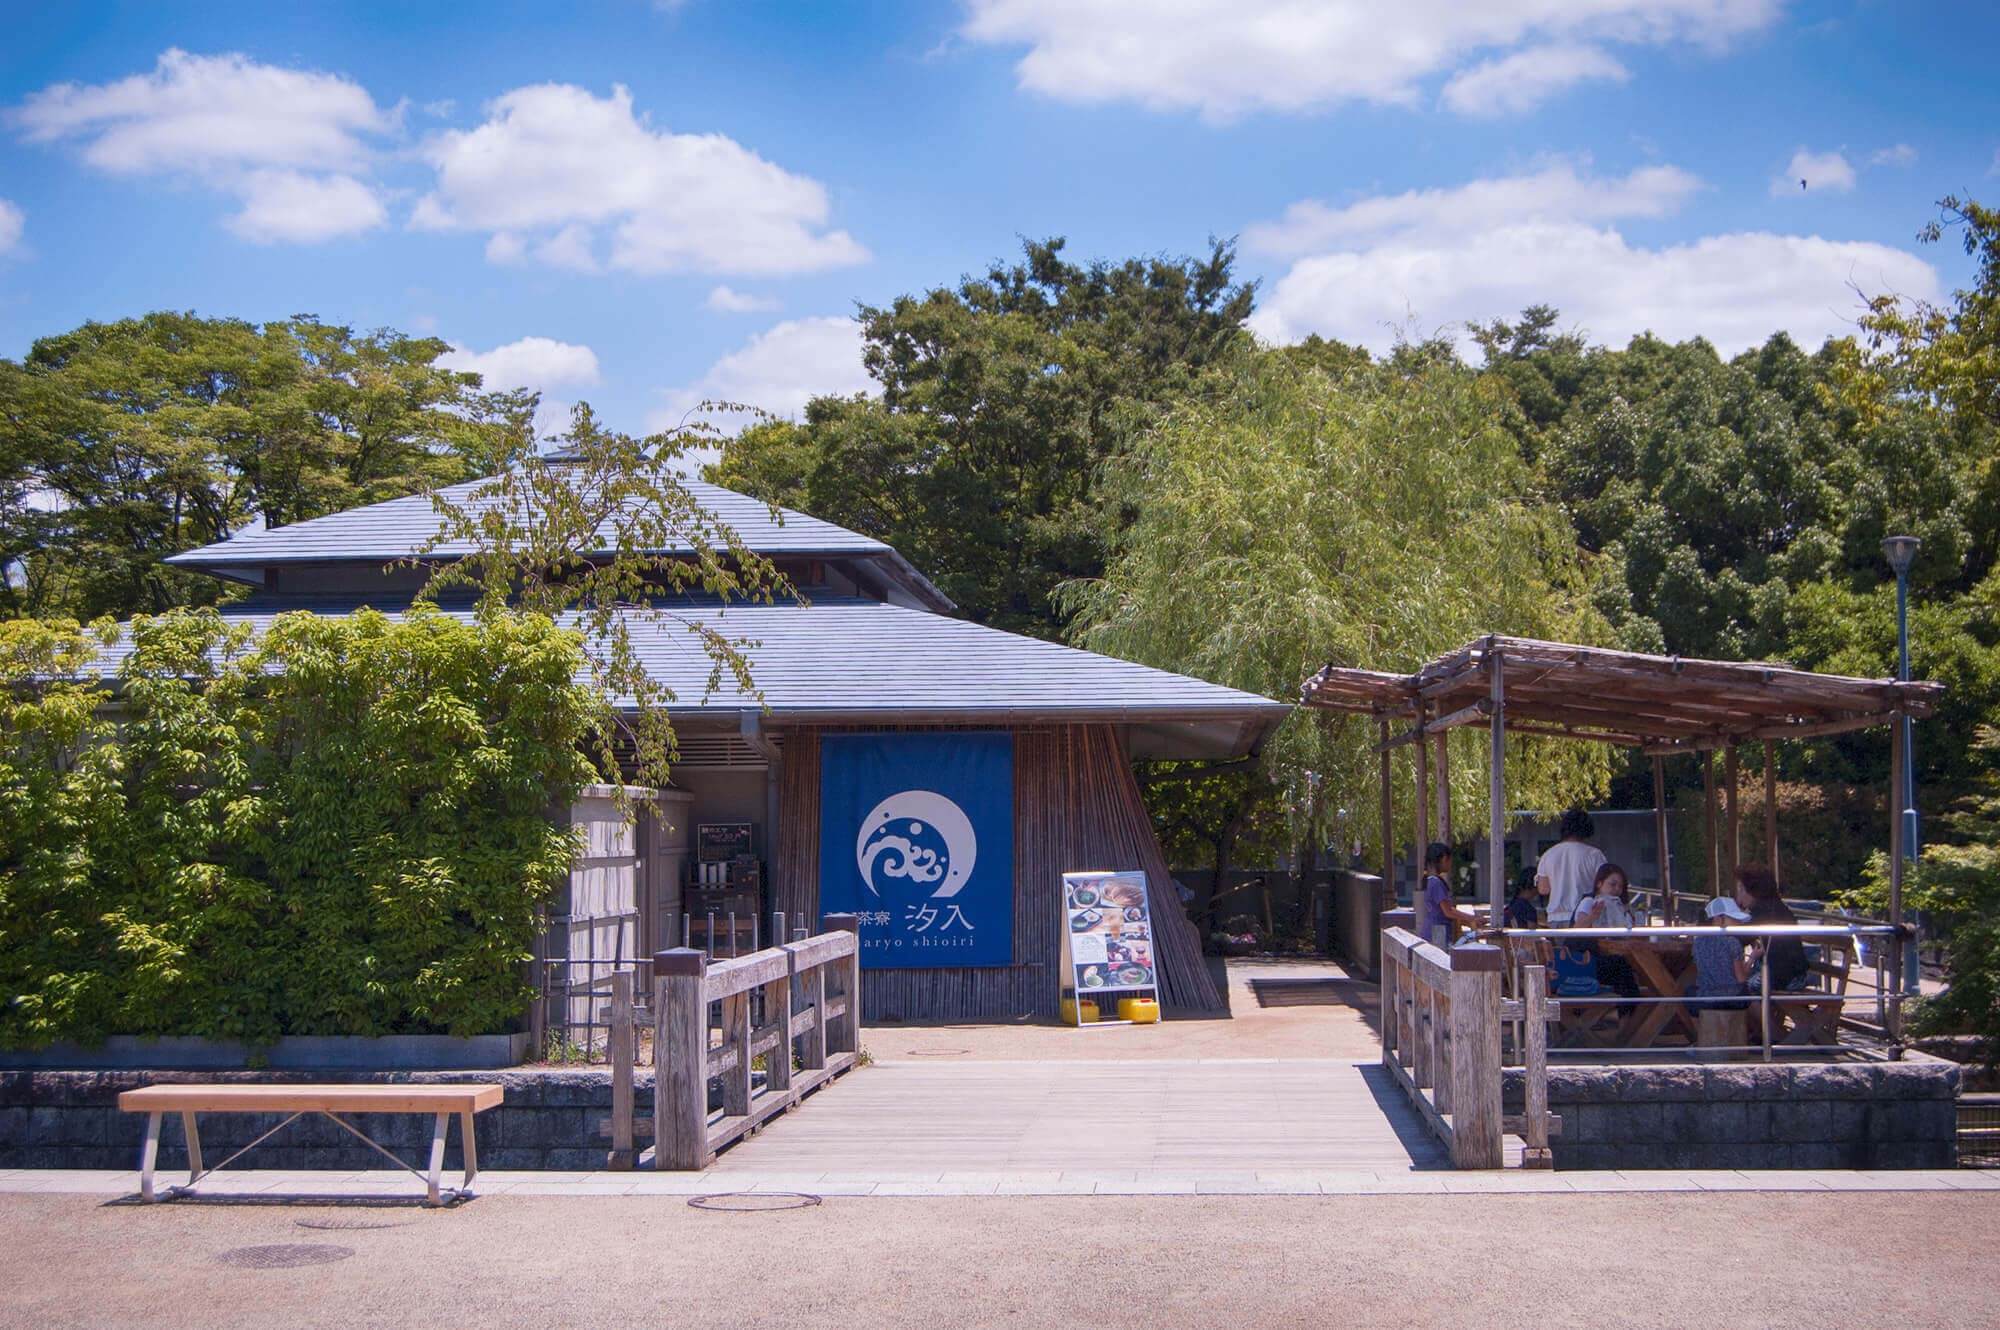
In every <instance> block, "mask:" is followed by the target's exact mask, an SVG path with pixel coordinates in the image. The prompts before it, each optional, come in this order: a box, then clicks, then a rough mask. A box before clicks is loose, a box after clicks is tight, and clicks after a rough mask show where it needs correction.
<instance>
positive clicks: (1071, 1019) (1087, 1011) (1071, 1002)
mask: <svg viewBox="0 0 2000 1330" xmlns="http://www.w3.org/2000/svg"><path fill="white" fill-rule="evenodd" d="M1076 1009H1077V1001H1076V999H1075V998H1064V999H1063V1000H1062V1018H1063V1020H1064V1021H1065V1022H1067V1023H1068V1024H1070V1025H1089V1024H1091V1023H1092V1022H1094V1021H1095V1020H1096V1019H1097V1004H1096V1003H1095V1002H1092V1001H1091V1000H1090V999H1088V998H1085V999H1084V1001H1083V1019H1082V1020H1081V1021H1079V1020H1078V1019H1077V1018H1076Z"/></svg>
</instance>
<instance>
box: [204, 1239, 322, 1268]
mask: <svg viewBox="0 0 2000 1330" xmlns="http://www.w3.org/2000/svg"><path fill="white" fill-rule="evenodd" d="M352 1255H354V1248H352V1247H334V1246H326V1245H321V1244H319V1243H312V1242H276V1243H272V1244H271V1245H269V1246H265V1247H232V1248H231V1249H230V1250H228V1251H226V1252H224V1253H222V1255H220V1256H218V1257H216V1258H215V1259H216V1260H218V1261H220V1262H222V1263H223V1264H224V1265H233V1266H236V1267H238V1268H239V1269H243V1270H278V1269H283V1268H284V1267H286V1266H291V1265H331V1264H333V1263H334V1262H335V1261H344V1260H346V1259H347V1258H348V1257H350V1256H352Z"/></svg>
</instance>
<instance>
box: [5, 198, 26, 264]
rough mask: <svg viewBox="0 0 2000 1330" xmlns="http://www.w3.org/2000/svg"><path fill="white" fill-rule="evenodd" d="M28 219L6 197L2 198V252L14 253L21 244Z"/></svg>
mask: <svg viewBox="0 0 2000 1330" xmlns="http://www.w3.org/2000/svg"><path fill="white" fill-rule="evenodd" d="M27 228H28V219H27V218H26V217H25V216H24V215H23V214H22V212H21V210H20V209H19V208H18V207H16V206H15V205H14V204H13V203H11V202H9V201H8V200H6V199H0V254H12V253H13V252H14V251H15V249H16V248H18V247H19V246H20V243H21V236H22V233H23V232H25V231H26V230H27Z"/></svg>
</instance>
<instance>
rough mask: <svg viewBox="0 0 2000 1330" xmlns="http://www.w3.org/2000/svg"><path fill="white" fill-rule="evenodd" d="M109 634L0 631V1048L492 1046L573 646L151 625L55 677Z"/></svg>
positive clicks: (546, 842)
mask: <svg viewBox="0 0 2000 1330" xmlns="http://www.w3.org/2000/svg"><path fill="white" fill-rule="evenodd" d="M109 631H110V630H108V629H84V628H81V627H79V626H78V625H77V624H75V623H73V622H67V623H63V622H43V621H37V620H15V621H8V622H4V623H0V676H4V677H0V684H4V685H5V688H4V695H0V1000H4V1004H5V1005H4V1008H0V1047H8V1048H28V1047H36V1046H40V1045H44V1044H46V1043H48V1042H50V1041H52V1040H58V1039H66V1040H80V1041H84V1042H95V1041H98V1040H101V1039H102V1038H103V1037H104V1036H107V1035H112V1034H131V1035H204V1036H208V1037H210V1038H217V1039H241V1040H245V1041H247V1042H250V1043H252V1044H267V1043H269V1042H271V1041H273V1040H276V1039H277V1038H279V1037H280V1036H283V1035H288V1034H300V1035H379V1034H418V1033H446V1034H456V1035H470V1034H487V1033H493V1032H497V1031H500V1030H504V1029H506V1028H508V1027H509V1026H510V1025H511V1024H512V1023H513V1022H514V1021H516V1020H517V1018H518V1017H519V1015H520V1013H521V1012H522V1011H523V1010H524V1008H525V1004H526V1001H527V997H528V992H527V988H526V985H525V982H524V966H523V962H524V961H526V960H527V959H528V957H529V955H530V951H531V947H532V942H533V936H534V930H535V928H536V921H537V916H538V911H539V907H540V905H541V903H542V902H543V901H545V900H546V899H547V898H548V896H549V894H550V893H551V891H552V890H553V889H554V888H555V887H556V886H557V885H558V884H559V883H560V882H561V880H562V878H563V876H564V874H565V873H566V872H567V871H568V867H569V864H570V860H571V858H572V856H573V854H574V852H575V844H574V841H573V839H572V833H571V832H570V830H569V829H568V827H567V826H566V825H563V824H561V823H559V822H557V821H554V820H552V819H551V818H550V816H549V813H550V810H551V809H552V808H555V807H559V806H563V805H567V804H568V803H569V802H571V801H572V799H573V798H574V796H575V794H576V791H577V789H578V788H579V786H581V785H582V784H583V783H585V782H586V781H588V780H589V779H591V769H590V766H589V764H588V762H587V761H586V760H585V759H584V758H583V756H582V753H581V749H580V747H579V743H580V741H581V740H583V739H584V738H585V736H586V735H587V734H588V733H589V732H590V730H591V728H592V727H593V726H594V725H596V724H598V723H600V721H601V719H602V711H601V708H600V706H599V704H598V703H597V701H596V700H595V699H594V696H593V694H591V692H590V691H589V690H587V689H585V688H583V687H580V686H579V685H577V684H576V683H575V682H574V680H575V677H576V672H577V669H578V667H579V665H580V663H581V659H582V657H581V646H580V643H579V642H578V640H577V638H576V637H575V635H574V634H570V633H566V632H564V631H562V630H560V629H558V628H557V627H556V626H555V625H554V624H552V623H551V622H550V621H549V620H547V619H545V618H536V617H532V616H525V615H492V616H486V617H483V618H482V619H480V620H479V621H477V622H470V623H468V622H461V621H458V620H454V619H452V618H450V617H448V616H445V615H442V614H438V613H434V612H424V611H418V612H414V613H412V614H411V615H409V616H408V617H407V618H406V619H404V620H401V621H398V620H391V619H389V618H386V617H385V616H383V615H380V614H377V613H374V612H370V611H364V612H362V613H359V614H356V615H353V616H351V617H347V618H322V617H319V616H316V615H312V614H305V613H299V614H287V615H283V616H281V617H279V618H278V619H277V620H276V621H275V623H273V624H272V626H271V627H270V628H269V629H268V630H267V631H266V632H265V633H264V634H263V636H262V638H261V639H260V640H257V641H255V642H252V641H249V640H248V639H247V638H246V636H245V635H244V633H243V631H242V630H241V629H240V628H239V627H235V626H232V625H230V624H229V623H227V622H226V621H225V620H224V619H223V618H221V617H220V616H218V615H216V614H215V613H213V612H212V611H203V612H193V613H176V614H173V615H169V616H166V617H163V618H157V619H141V620H138V621H137V622H136V623H135V624H134V625H132V627H131V628H130V629H129V646H130V654H129V655H128V656H127V657H126V659H125V661H124V663H123V665H122V668H121V669H120V670H119V672H118V673H117V674H116V675H107V676H105V677H103V678H102V679H99V678H97V677H96V676H94V675H89V674H85V673H83V672H84V671H86V670H87V669H88V667H89V663H90V661H91V660H92V659H93V658H94V657H95V656H96V654H97V650H98V646H99V642H98V641H97V640H94V639H98V638H105V637H108V636H109ZM52 678H53V679H57V680H64V681H61V682H54V683H50V682H48V681H49V680H50V679H52Z"/></svg>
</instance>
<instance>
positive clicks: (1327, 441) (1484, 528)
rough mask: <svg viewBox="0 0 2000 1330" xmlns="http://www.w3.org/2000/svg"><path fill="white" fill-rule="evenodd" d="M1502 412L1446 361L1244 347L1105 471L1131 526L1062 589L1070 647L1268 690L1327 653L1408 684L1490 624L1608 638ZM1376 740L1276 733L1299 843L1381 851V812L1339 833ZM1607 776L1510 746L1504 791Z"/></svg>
mask: <svg viewBox="0 0 2000 1330" xmlns="http://www.w3.org/2000/svg"><path fill="white" fill-rule="evenodd" d="M1409 366H1414V367H1409ZM1500 406H1501V399H1500V397H1499V395H1498V389H1497V385H1495V384H1494V383H1493V382H1492V381H1491V380H1490V379H1487V378H1483V377H1482V376H1480V375H1477V374H1475V373H1473V372H1472V371H1470V370H1468V369H1466V368H1465V367H1464V366H1462V365H1459V364H1457V363H1456V362H1455V361H1454V360H1452V359H1451V358H1449V357H1435V356H1429V355H1425V356H1421V357H1415V358H1413V359H1412V360H1410V361H1409V362H1407V364H1406V365H1400V366H1399V365H1398V363H1397V362H1396V359H1395V358H1393V357H1392V360H1391V363H1390V364H1389V365H1385V366H1366V367H1361V368H1357V369H1353V370H1351V371H1349V372H1348V373H1346V374H1344V375H1334V374H1328V373H1326V372H1323V371H1318V370H1312V371H1308V372H1305V373H1300V372H1298V369H1297V367H1296V365H1295V364H1294V363H1293V362H1292V360H1291V359H1290V358H1289V357H1288V356H1286V355H1285V354H1284V353H1282V352H1272V351H1266V350H1261V349H1245V350H1243V351H1241V352H1240V353H1238V354H1237V355H1235V356H1233V357H1232V358H1231V359H1230V360H1229V361H1228V362H1227V363H1226V364H1224V365H1222V366H1220V367H1218V368H1217V369H1216V371H1215V372H1214V373H1212V374H1211V375H1210V376H1209V377H1208V378H1207V379H1206V380H1205V381H1204V383H1203V384H1202V385H1201V388H1200V390H1199V391H1198V392H1196V393H1195V394H1194V395H1193V396H1191V397H1190V398H1189V399H1188V400H1187V401H1185V402H1183V403H1182V404H1181V405H1180V406H1179V407H1178V408H1176V409H1175V410H1174V411H1172V412H1171V413H1170V414H1168V415H1167V417H1166V418H1165V419H1164V420H1163V421H1162V422H1161V423H1160V424H1159V425H1158V426H1157V427H1156V428H1155V429H1153V430H1151V431H1149V432H1148V433H1147V434H1146V435H1144V436H1143V437H1142V438H1141V439H1140V441H1139V442H1138V443H1137V444H1136V446H1135V447H1134V448H1133V449H1132V450H1131V452H1130V453H1129V454H1128V455H1127V456H1125V457H1123V458H1121V459H1119V460H1118V461H1117V462H1115V463H1114V464H1113V465H1112V467H1111V468H1110V471H1109V474H1108V476H1107V481H1106V486H1107V491H1108V498H1109V500H1110V501H1112V502H1116V503H1120V504H1123V505H1125V506H1126V507H1127V508H1128V510H1129V511H1131V512H1133V513H1134V514H1135V517H1134V520H1133V522H1132V524H1131V525H1130V526H1129V527H1128V528H1127V529H1126V530H1125V531H1124V532H1122V533H1121V534H1120V536H1119V538H1118V542H1117V544H1116V547H1115V549H1114V551H1113V555H1112V558H1111V562H1110V565H1109V567H1108V568H1107V570H1106V572H1105V575H1104V576H1103V577H1102V578H1100V579H1092V580H1079V581H1076V582H1073V583H1071V584H1069V585H1068V586H1067V587H1066V588H1065V590H1064V599H1065V602H1066V604H1067V605H1068V606H1069V607H1070V608H1072V609H1073V610H1074V611H1075V614H1076V619H1075V623H1074V628H1073V637H1074V640H1075V641H1076V643H1077V645H1079V646H1084V647H1088V648H1090V649H1092V650H1097V651H1104V652H1108V653H1110V654H1112V655H1117V656H1123V657H1125V658H1127V659H1130V660H1137V661H1142V662H1145V663H1147V664H1150V665H1155V666H1158V667H1160V668H1163V669H1171V670H1177V671H1181V672H1184V673H1188V674H1193V675H1196V676H1199V677H1201V678H1205V679H1209V680H1212V681H1214V682H1216V683H1220V684H1226V685H1229V686H1231V687H1236V688H1241V689H1245V690H1247V691H1250V692H1257V693H1262V694H1264V695H1266V696H1269V697H1295V696H1297V694H1298V689H1299V685H1300V682H1301V681H1302V680H1303V679H1304V678H1305V677H1306V676H1307V675H1308V674H1310V673H1311V672H1312V671H1314V670H1316V669H1318V668H1319V667H1320V666H1321V665H1322V664H1324V663H1325V662H1326V661H1328V660H1329V659H1332V660H1337V661H1341V662H1343V663H1347V664H1355V665H1363V666H1367V667H1370V668H1375V669H1387V670H1408V669H1414V668H1416V667H1417V666H1418V665H1420V664H1422V663H1423V662H1424V661H1426V660H1428V659H1430V658H1432V657H1434V656H1436V655H1439V654H1442V653H1443V652H1445V651H1448V650H1451V649H1454V648H1456V647H1459V646H1462V645H1463V644H1464V643H1465V642H1467V641H1468V640H1470V639H1472V638H1474V637H1477V636H1479V635H1481V634H1484V633H1489V632H1502V633H1511V634H1519V635H1524V636H1532V637H1550V638H1556V639H1561V640H1571V641H1598V640H1602V638H1603V637H1604V636H1605V635H1606V634H1607V633H1608V628H1607V627H1606V625H1605V624H1604V623H1603V621H1602V620H1601V619H1600V618H1599V617H1598V616H1597V615H1596V614H1595V613H1594V611H1593V610H1592V609H1591V608H1590V605H1589V603H1588V600H1587V595H1586V587H1585V583H1584V578H1583V574H1582V571H1581V569H1580V568H1579V567H1578V564H1577V560H1576V543H1575V537H1574V535H1573V534H1572V533H1571V532H1570V531H1569V529H1568V528H1567V526H1566V524H1565V523H1564V522H1563V521H1562V520H1561V517H1560V514H1559V513H1557V512H1556V511H1555V510H1553V509H1551V508H1549V507H1548V506H1546V505H1542V504H1538V503H1537V502H1535V499H1534V494H1533V479H1534V478H1533V474H1532V472H1531V471H1530V469H1529V467H1528V466H1527V465H1526V463H1525V462H1523V461H1522V459H1521V457H1520V454H1519V451H1518V449H1517V448H1516V446H1515V443H1514V440H1513V439H1512V438H1511V437H1510V436H1509V434H1508V433H1507V432H1506V431H1505V430H1504V429H1502V428H1501V427H1500V426H1499V425H1498V424H1497V423H1496V422H1497V416H1498V411H1499V407H1500ZM1461 743H1462V744H1463V749H1464V750H1463V751H1462V752H1459V753H1458V755H1457V756H1458V760H1457V761H1456V762H1454V764H1453V771H1452V781H1453V789H1452V798H1453V801H1454V805H1455V807H1456V808H1457V809H1459V810H1460V811H1461V813H1462V815H1463V816H1464V818H1465V819H1466V820H1468V821H1470V820H1474V819H1473V814H1474V812H1475V810H1479V815H1480V816H1483V815H1484V814H1483V810H1484V806H1485V781H1484V776H1483V775H1481V774H1480V773H1481V772H1482V771H1483V768H1484V762H1483V760H1482V759H1481V758H1480V756H1479V755H1478V754H1476V753H1475V752H1474V751H1473V740H1472V738H1471V737H1467V738H1466V739H1464V740H1462V741H1461ZM1374 744H1375V734H1374V730H1373V727H1372V726H1370V725H1367V724H1364V723H1360V722H1358V721H1355V720H1353V719H1350V718H1348V717H1344V716H1341V715H1337V714H1334V713H1331V712H1325V711H1306V710H1302V711H1300V712H1298V713H1296V714H1294V715H1293V716H1292V717H1291V719H1289V720H1288V721H1287V722H1286V723H1285V725H1284V726H1283V727H1282V728H1281V729H1280V730H1279V732H1278V734H1277V736H1276V737H1275V738H1274V739H1273V741H1272V742H1271V744H1270V745H1269V746H1268V747H1267V748H1266V750H1265V752H1266V758H1267V761H1268V764H1269V765H1268V768H1267V769H1268V772H1269V778H1270V780H1271V782H1272V784H1273V785H1274V786H1275V787H1276V788H1277V789H1278V790H1279V791H1280V794H1279V796H1278V797H1279V798H1280V799H1281V801H1282V803H1283V806H1284V810H1285V816H1286V819H1287V822H1288V825H1289V827H1290V834H1291V836H1292V837H1293V838H1294V839H1293V843H1297V842H1298V841H1300V840H1304V841H1305V842H1307V843H1308V844H1325V843H1327V842H1329V841H1332V840H1335V839H1336V838H1343V837H1354V838H1356V839H1359V840H1361V841H1363V842H1366V843H1373V842H1375V841H1377V840H1379V833H1377V832H1376V830H1375V828H1374V826H1373V825H1372V824H1373V823H1374V819H1372V818H1367V817H1358V818H1350V820H1349V821H1348V823H1347V824H1346V825H1344V826H1343V825H1342V824H1341V823H1340V822H1339V810H1340V809H1341V808H1347V809H1350V810H1356V809H1365V808H1371V807H1373V804H1374V799H1375V779H1376V765H1377V764H1376V758H1375V752H1374ZM1605 770H1606V767H1605V762H1604V758H1603V755H1602V754H1601V753H1600V752H1597V751H1596V750H1594V749H1593V748H1592V747H1590V746H1585V745H1576V744H1566V745H1557V744H1551V743H1548V742H1546V741H1534V740H1529V741H1525V742H1517V744H1516V747H1515V748H1514V749H1513V750H1512V752H1511V754H1510V774H1509V780H1510V785H1509V793H1510V797H1511V798H1513V799H1515V800H1517V801H1520V802H1521V803H1524V804H1525V805H1526V806H1530V807H1562V806H1564V805H1566V804H1568V803H1570V802H1573V801H1576V800H1579V799H1582V798H1584V797H1586V796H1588V795H1590V794H1591V793H1593V792H1595V791H1597V790H1598V789H1600V788H1601V785H1602V781H1603V778H1604V773H1605ZM1315 796H1317V797H1315ZM1407 811H1408V810H1407V805H1406V807H1405V813H1406V814H1407ZM1410 831H1411V828H1410V827H1409V826H1408V825H1404V826H1403V827H1402V828H1401V831H1400V833H1399V834H1402V835H1405V836H1407V835H1408V834H1410Z"/></svg>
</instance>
